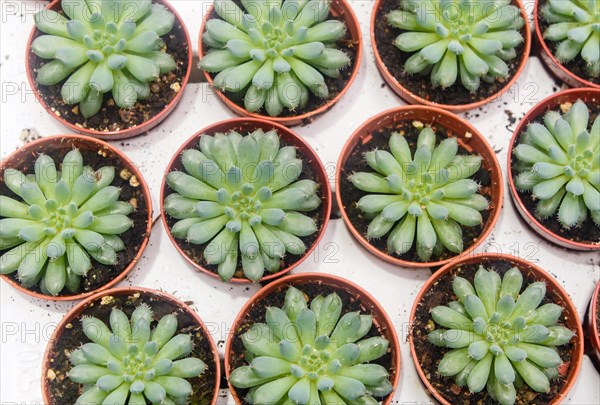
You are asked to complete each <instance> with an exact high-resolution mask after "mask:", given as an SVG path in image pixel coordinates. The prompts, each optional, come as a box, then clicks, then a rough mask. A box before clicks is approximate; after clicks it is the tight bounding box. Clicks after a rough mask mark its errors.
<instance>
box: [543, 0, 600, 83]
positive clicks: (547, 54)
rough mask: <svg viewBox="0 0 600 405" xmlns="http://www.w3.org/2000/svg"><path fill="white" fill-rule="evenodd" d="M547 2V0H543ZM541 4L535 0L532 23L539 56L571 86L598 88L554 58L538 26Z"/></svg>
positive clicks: (554, 73) (554, 72)
mask: <svg viewBox="0 0 600 405" xmlns="http://www.w3.org/2000/svg"><path fill="white" fill-rule="evenodd" d="M545 2H547V1H545ZM541 6H542V2H541V1H540V0H536V2H535V7H534V8H533V23H534V24H535V36H536V38H537V42H538V44H539V48H540V53H539V54H540V57H541V58H542V60H543V61H544V64H545V65H546V67H547V68H548V69H549V70H550V72H552V74H553V75H554V76H556V77H557V78H559V79H560V80H562V81H563V82H565V83H566V84H568V85H569V86H571V87H595V88H598V89H600V85H598V84H595V83H592V82H591V81H589V80H586V79H584V78H582V77H579V76H577V75H576V74H575V73H573V72H571V71H570V70H569V69H567V68H566V67H564V66H563V64H562V63H560V62H559V61H558V59H556V57H555V56H554V54H553V53H552V51H551V50H550V48H549V47H548V45H547V44H546V41H545V40H544V32H543V31H542V27H541V26H540V19H541V18H542V16H541Z"/></svg>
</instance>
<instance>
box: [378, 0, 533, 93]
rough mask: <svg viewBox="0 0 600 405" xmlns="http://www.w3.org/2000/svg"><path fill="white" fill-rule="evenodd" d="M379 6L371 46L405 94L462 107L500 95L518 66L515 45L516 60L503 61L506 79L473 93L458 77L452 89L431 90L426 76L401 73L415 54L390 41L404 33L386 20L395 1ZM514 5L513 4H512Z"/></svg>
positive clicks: (396, 6)
mask: <svg viewBox="0 0 600 405" xmlns="http://www.w3.org/2000/svg"><path fill="white" fill-rule="evenodd" d="M380 4H381V7H380V8H379V9H378V10H377V11H376V13H377V17H376V21H378V23H377V24H375V28H374V29H375V46H376V47H377V50H378V51H379V56H380V57H381V60H382V62H383V64H384V65H385V67H386V69H387V70H388V72H389V73H390V74H391V75H392V76H393V77H394V78H395V79H396V80H397V81H398V82H399V83H400V84H401V85H402V86H403V87H404V88H405V89H407V90H408V91H410V92H411V93H413V94H415V95H417V96H419V97H421V98H422V99H425V100H427V101H431V102H433V103H438V104H446V105H464V104H472V103H477V102H479V101H482V100H485V99H487V98H489V97H492V96H494V95H495V94H497V93H498V92H500V91H501V90H502V89H503V88H504V86H506V83H508V82H509V81H510V80H511V79H512V78H513V76H514V75H515V73H516V72H517V70H518V69H519V65H520V64H521V58H522V56H523V45H519V46H518V47H516V48H515V50H516V51H517V55H520V56H517V57H516V58H514V59H512V60H510V61H506V64H507V65H508V69H509V70H508V71H509V73H508V76H507V77H506V78H504V79H499V80H496V81H495V82H494V83H491V84H490V83H486V82H484V81H483V80H482V81H481V85H480V86H479V88H478V89H477V90H476V91H475V92H474V93H470V92H469V91H468V90H467V89H465V87H464V86H463V85H462V84H461V81H460V77H459V78H457V80H456V83H454V84H453V85H452V86H450V87H448V88H446V89H442V88H433V87H432V85H431V77H430V74H429V73H428V74H424V75H423V74H414V75H412V74H408V73H406V72H405V71H404V63H405V62H406V60H407V59H408V58H409V57H410V56H412V55H413V54H414V53H415V52H403V51H401V50H400V49H398V47H396V45H394V41H395V40H396V37H398V35H400V34H402V33H403V32H406V31H405V30H402V29H399V28H396V27H393V26H391V25H390V24H389V23H388V21H387V15H388V14H389V13H390V12H391V11H393V10H398V9H399V8H400V6H399V2H398V1H392V0H387V1H382V2H381V3H380ZM513 4H514V2H513ZM520 32H521V35H522V36H523V38H525V28H521V31H520Z"/></svg>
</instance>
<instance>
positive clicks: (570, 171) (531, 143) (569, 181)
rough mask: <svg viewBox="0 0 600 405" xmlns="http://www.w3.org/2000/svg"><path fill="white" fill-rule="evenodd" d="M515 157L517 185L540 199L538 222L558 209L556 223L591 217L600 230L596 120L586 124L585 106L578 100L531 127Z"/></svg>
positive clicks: (599, 120)
mask: <svg viewBox="0 0 600 405" xmlns="http://www.w3.org/2000/svg"><path fill="white" fill-rule="evenodd" d="M514 155H515V157H516V158H517V163H516V170H517V171H518V172H519V174H518V175H517V176H516V178H515V185H516V187H517V188H518V189H519V190H521V191H531V192H532V195H533V197H534V198H535V199H536V200H538V203H537V206H536V212H535V214H536V216H537V217H538V218H541V219H546V218H549V217H550V216H552V215H554V213H556V211H557V210H558V220H559V221H560V223H561V224H562V225H563V226H564V227H565V228H571V227H573V226H577V225H579V224H581V223H582V222H583V221H585V220H586V219H587V218H588V214H589V215H590V216H591V217H592V219H593V221H594V222H595V223H596V225H597V226H598V227H600V118H599V117H596V119H595V120H594V123H593V125H591V126H590V123H589V111H588V107H587V106H586V105H585V103H584V102H582V101H577V102H576V103H575V104H573V105H572V106H571V108H570V109H569V111H568V112H567V113H566V114H564V115H561V114H560V113H559V112H558V111H554V110H550V111H548V112H547V113H546V114H545V116H544V120H543V124H541V123H532V124H530V125H529V126H528V127H527V130H526V131H525V132H524V133H523V134H522V135H521V138H520V140H519V144H518V145H517V146H516V147H515V149H514Z"/></svg>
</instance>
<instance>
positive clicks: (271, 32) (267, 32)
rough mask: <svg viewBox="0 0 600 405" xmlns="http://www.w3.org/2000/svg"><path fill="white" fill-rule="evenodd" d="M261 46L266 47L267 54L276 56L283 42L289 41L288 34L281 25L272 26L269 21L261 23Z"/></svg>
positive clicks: (272, 56)
mask: <svg viewBox="0 0 600 405" xmlns="http://www.w3.org/2000/svg"><path fill="white" fill-rule="evenodd" d="M262 33H263V37H264V40H263V46H264V47H265V49H267V56H269V57H271V58H275V57H277V55H278V54H279V51H280V50H281V49H282V46H283V44H285V43H286V42H289V39H288V38H289V36H288V34H287V33H286V32H285V30H283V29H282V28H281V27H273V25H271V23H270V22H265V23H264V24H263V25H262Z"/></svg>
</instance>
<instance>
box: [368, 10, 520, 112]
mask: <svg viewBox="0 0 600 405" xmlns="http://www.w3.org/2000/svg"><path fill="white" fill-rule="evenodd" d="M385 1H387V0H375V5H374V6H373V12H372V13H371V28H370V33H371V44H372V47H373V54H374V55H375V63H376V65H377V69H379V73H380V74H381V76H382V77H383V79H384V80H385V82H386V83H387V84H388V86H390V87H391V89H392V90H393V91H394V92H395V93H396V94H397V95H399V96H400V97H401V98H402V99H404V100H405V101H406V102H408V103H410V104H424V105H429V106H433V107H440V108H443V109H444V110H447V111H453V112H463V111H468V110H474V109H476V108H478V107H481V106H482V105H485V104H488V103H491V102H492V101H495V100H497V99H498V98H500V97H502V95H503V94H504V93H505V92H506V91H508V90H509V89H510V88H511V86H512V85H513V84H515V82H516V81H517V79H518V78H519V76H520V75H521V73H522V72H523V69H524V68H525V65H526V64H527V60H528V59H529V53H530V51H531V29H530V27H529V24H527V21H529V17H528V16H527V11H526V10H525V8H524V7H523V3H522V2H521V0H513V5H515V6H517V7H519V9H520V10H521V16H522V17H523V19H524V20H525V25H524V26H523V30H524V40H525V41H524V43H523V48H522V50H521V51H520V52H519V58H520V62H519V67H518V68H517V70H516V71H515V73H514V75H513V76H512V77H511V78H510V80H508V81H507V82H506V83H505V84H504V87H502V89H501V90H500V91H498V92H497V93H495V94H493V95H491V96H489V97H487V98H485V99H483V100H480V101H477V102H474V103H470V104H442V103H436V102H433V101H430V100H426V99H424V98H423V97H420V96H418V95H417V94H415V93H413V92H412V91H410V90H408V89H407V88H406V87H404V86H403V84H402V83H401V82H400V81H398V79H396V78H395V77H394V76H393V75H392V74H391V73H390V71H389V70H388V68H387V67H386V65H385V63H384V62H383V59H382V58H381V54H380V53H379V49H378V47H377V43H376V39H375V26H376V25H380V24H387V21H386V19H385V17H383V18H382V17H380V16H379V15H378V14H379V9H380V8H381V6H382V4H383V3H384V2H385ZM398 52H400V51H398ZM482 85H484V84H482ZM431 91H432V92H439V91H444V90H441V89H439V88H438V89H433V88H432V90H431ZM465 91H468V90H466V89H465Z"/></svg>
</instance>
